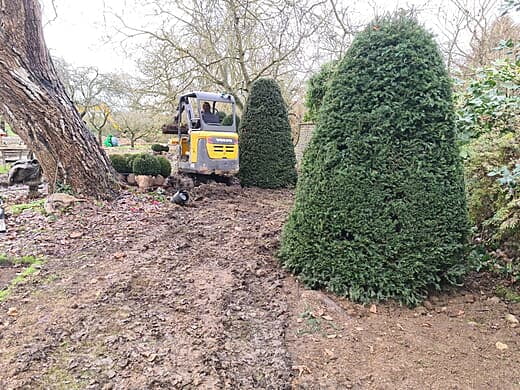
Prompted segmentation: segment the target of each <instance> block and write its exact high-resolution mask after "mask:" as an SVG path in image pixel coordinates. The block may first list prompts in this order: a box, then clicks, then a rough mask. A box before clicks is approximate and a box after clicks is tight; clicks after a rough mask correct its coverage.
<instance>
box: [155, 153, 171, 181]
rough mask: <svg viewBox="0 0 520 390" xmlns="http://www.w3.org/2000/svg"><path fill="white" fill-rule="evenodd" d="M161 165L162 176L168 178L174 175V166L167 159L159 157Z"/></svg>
mask: <svg viewBox="0 0 520 390" xmlns="http://www.w3.org/2000/svg"><path fill="white" fill-rule="evenodd" d="M157 160H158V161H159V164H160V165H161V173H160V174H161V176H163V177H168V176H170V175H171V173H172V164H171V163H170V161H169V160H168V159H167V158H166V157H162V156H159V157H157Z"/></svg>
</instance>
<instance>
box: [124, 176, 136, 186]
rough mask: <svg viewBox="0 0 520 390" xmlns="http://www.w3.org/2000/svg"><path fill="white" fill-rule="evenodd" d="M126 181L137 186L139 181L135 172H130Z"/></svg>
mask: <svg viewBox="0 0 520 390" xmlns="http://www.w3.org/2000/svg"><path fill="white" fill-rule="evenodd" d="M126 182H127V183H128V184H130V185H132V186H135V185H137V181H136V180H135V175H134V174H133V173H130V174H129V175H128V176H127V177H126Z"/></svg>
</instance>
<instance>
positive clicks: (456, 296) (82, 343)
mask: <svg viewBox="0 0 520 390" xmlns="http://www.w3.org/2000/svg"><path fill="white" fill-rule="evenodd" d="M190 195H191V199H192V201H191V202H190V204H189V205H188V206H187V207H181V206H177V205H174V204H172V203H170V202H169V201H168V200H165V199H164V198H163V197H160V196H152V195H142V194H135V193H132V192H126V193H124V194H123V195H122V196H121V197H120V198H119V199H118V200H117V201H115V202H111V203H106V202H84V203H80V204H78V206H76V207H74V208H73V209H71V210H68V211H65V213H64V214H61V215H59V216H56V217H53V216H43V215H41V214H38V213H36V212H34V211H31V210H26V211H24V212H23V213H22V214H21V215H19V216H11V217H10V218H8V224H9V232H8V233H7V235H5V236H4V237H2V239H1V240H0V253H5V254H8V255H10V256H22V255H37V256H40V257H43V258H44V259H45V263H44V264H43V266H42V268H41V269H40V270H39V272H38V274H36V275H33V276H31V277H30V278H28V279H27V281H26V282H25V283H22V284H20V285H17V286H16V288H15V289H14V291H13V293H12V294H11V295H10V296H9V297H8V298H7V300H5V301H4V302H0V389H177V388H189V389H191V388H202V389H213V388H215V389H221V388H222V389H224V388H225V389H283V388H301V389H344V388H354V389H396V388H403V389H407V388H410V389H412V388H414V389H416V388H435V389H446V388H452V389H469V388H475V389H480V388H481V389H489V388H501V389H509V388H511V389H515V388H519V386H520V374H519V370H518V367H520V341H519V340H520V337H519V336H520V332H519V331H520V328H519V327H514V324H513V323H510V322H508V321H506V319H505V316H506V315H507V314H512V315H515V316H516V317H519V316H520V309H519V306H518V304H516V305H514V304H511V303H507V302H504V301H502V300H500V299H498V298H497V297H493V296H492V293H491V292H490V291H489V289H487V288H484V289H480V288H479V287H478V286H471V287H470V288H466V289H462V290H454V291H451V292H450V293H446V294H443V295H439V296H436V297H431V298H430V301H429V302H428V303H427V305H426V306H427V307H421V308H417V309H413V310H412V309H408V308H403V307H400V306H398V305H395V304H391V303H387V304H381V305H377V306H361V305H357V304H353V303H351V302H350V301H348V300H346V299H344V298H338V297H334V296H332V295H330V294H327V293H324V292H320V291H310V290H307V289H305V288H303V287H302V286H301V285H300V284H299V283H298V282H297V280H296V279H295V278H293V277H292V276H290V275H289V274H287V273H286V272H285V271H284V270H283V269H282V268H281V267H280V266H279V264H278V262H277V260H276V258H275V253H276V249H277V247H278V241H279V235H280V231H281V226H282V224H283V222H284V220H285V218H286V216H287V213H288V211H289V209H290V207H291V205H292V199H293V196H292V192H291V191H265V190H259V189H242V188H240V187H237V186H230V187H228V186H225V185H222V184H207V185H203V186H201V187H198V188H196V189H194V190H193V191H192V193H191V194H190ZM17 196H19V195H16V196H15V195H13V196H12V197H11V198H10V199H8V201H10V202H14V201H17V202H18V201H21V200H22V199H21V198H16V197H17ZM0 272H1V271H0ZM497 342H499V343H502V344H503V345H506V346H507V348H504V347H502V344H497ZM497 345H499V346H500V349H499V348H497Z"/></svg>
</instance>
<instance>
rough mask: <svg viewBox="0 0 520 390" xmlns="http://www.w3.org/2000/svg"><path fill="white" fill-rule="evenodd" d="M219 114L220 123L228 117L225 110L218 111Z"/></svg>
mask: <svg viewBox="0 0 520 390" xmlns="http://www.w3.org/2000/svg"><path fill="white" fill-rule="evenodd" d="M217 115H218V120H219V122H220V123H222V121H223V120H224V118H225V117H226V113H225V112H224V111H218V112H217Z"/></svg>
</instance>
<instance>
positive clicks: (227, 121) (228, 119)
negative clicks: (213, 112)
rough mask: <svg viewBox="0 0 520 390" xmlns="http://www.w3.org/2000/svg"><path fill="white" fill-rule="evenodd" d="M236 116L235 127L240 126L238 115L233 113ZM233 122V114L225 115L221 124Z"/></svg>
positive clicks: (228, 124) (225, 124)
mask: <svg viewBox="0 0 520 390" xmlns="http://www.w3.org/2000/svg"><path fill="white" fill-rule="evenodd" d="M235 118H236V121H237V123H236V128H237V129H238V128H240V117H239V116H238V115H236V114H235ZM232 123H233V114H229V115H226V117H225V118H224V119H223V120H222V126H231V124H232Z"/></svg>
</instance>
